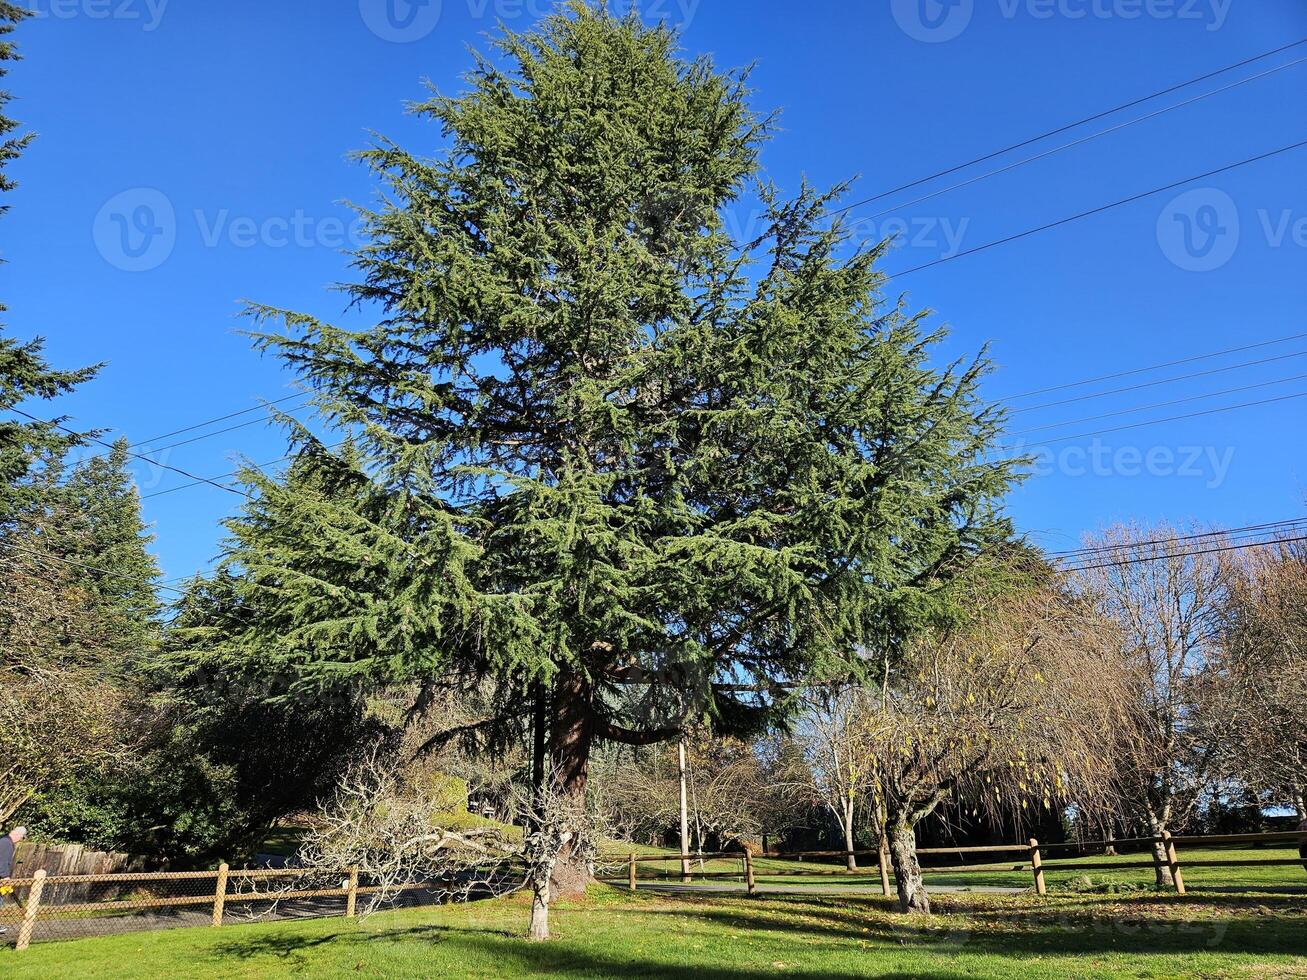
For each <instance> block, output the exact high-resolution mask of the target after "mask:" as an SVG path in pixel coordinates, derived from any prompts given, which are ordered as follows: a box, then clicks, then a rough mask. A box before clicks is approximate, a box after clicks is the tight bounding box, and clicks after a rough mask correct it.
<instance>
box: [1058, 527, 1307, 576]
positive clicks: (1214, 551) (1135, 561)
mask: <svg viewBox="0 0 1307 980" xmlns="http://www.w3.org/2000/svg"><path fill="white" fill-rule="evenodd" d="M1299 541H1307V535H1302V536H1300V537H1294V538H1274V539H1272V540H1270V541H1249V542H1246V543H1244V544H1231V545H1225V546H1223V547H1220V548H1207V549H1204V550H1201V551H1174V552H1167V553H1166V554H1161V555H1144V556H1140V557H1133V558H1123V559H1121V560H1120V561H1109V562H1103V563H1102V564H1098V565H1074V566H1070V567H1066V568H1063V569H1061V570H1062V571H1064V572H1092V571H1096V570H1098V569H1103V568H1122V567H1125V566H1127V565H1143V564H1147V563H1149V562H1154V561H1167V560H1168V559H1171V558H1196V557H1198V556H1200V555H1218V554H1224V553H1225V552H1229V551H1243V550H1245V549H1247V548H1260V547H1264V546H1265V545H1268V544H1294V543H1296V542H1299Z"/></svg>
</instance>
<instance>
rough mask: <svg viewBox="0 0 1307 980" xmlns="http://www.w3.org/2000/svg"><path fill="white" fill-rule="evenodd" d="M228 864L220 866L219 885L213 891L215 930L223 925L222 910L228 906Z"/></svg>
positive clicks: (223, 863)
mask: <svg viewBox="0 0 1307 980" xmlns="http://www.w3.org/2000/svg"><path fill="white" fill-rule="evenodd" d="M228 870H229V869H228V867H227V862H226V861H223V862H222V864H220V865H218V883H217V884H216V885H215V886H214V889H213V928H215V929H217V928H218V927H219V926H220V925H222V910H223V908H224V907H225V906H226V904H227V872H228Z"/></svg>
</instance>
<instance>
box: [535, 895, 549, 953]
mask: <svg viewBox="0 0 1307 980" xmlns="http://www.w3.org/2000/svg"><path fill="white" fill-rule="evenodd" d="M530 938H531V939H532V940H534V941H536V942H543V941H544V940H546V939H548V938H549V889H548V888H535V889H534V890H533V891H532V895H531V932H530Z"/></svg>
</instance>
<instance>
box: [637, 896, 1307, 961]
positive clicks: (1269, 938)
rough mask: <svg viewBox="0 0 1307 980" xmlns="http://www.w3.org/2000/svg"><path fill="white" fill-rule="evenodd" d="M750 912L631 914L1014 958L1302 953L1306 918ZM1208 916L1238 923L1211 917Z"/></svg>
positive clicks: (1133, 909)
mask: <svg viewBox="0 0 1307 980" xmlns="http://www.w3.org/2000/svg"><path fill="white" fill-rule="evenodd" d="M756 902H757V904H756V905H755V906H754V908H753V909H747V908H741V907H740V904H739V903H736V904H734V905H732V906H731V907H718V908H713V907H712V906H711V904H709V903H706V902H703V901H702V900H700V901H695V902H689V901H681V902H677V903H676V904H677V905H682V906H690V908H686V907H681V908H677V907H670V908H669V907H665V906H664V907H660V908H646V909H640V910H638V911H636V912H635V914H639V915H650V916H685V915H687V914H688V915H693V916H694V917H695V918H699V919H702V920H704V921H708V922H713V923H715V924H717V925H719V926H721V927H722V928H727V929H736V930H769V931H772V932H776V931H782V932H783V931H793V932H795V933H802V934H806V935H819V936H824V937H827V938H829V939H831V940H833V941H844V942H848V941H856V942H872V943H875V944H877V945H882V946H887V947H891V948H892V947H893V946H896V945H901V946H904V947H906V948H910V949H918V950H923V951H934V952H946V951H953V952H961V951H965V952H967V953H969V954H980V955H995V956H1013V957H1042V956H1048V955H1066V954H1072V955H1074V954H1083V955H1100V954H1113V955H1120V954H1129V955H1141V956H1148V955H1159V954H1161V955H1172V956H1173V955H1177V954H1179V955H1184V954H1197V953H1243V954H1248V955H1271V954H1301V953H1302V951H1303V950H1307V917H1304V916H1303V914H1302V912H1303V904H1302V902H1301V901H1300V900H1294V899H1292V898H1289V899H1283V900H1281V901H1279V902H1275V903H1271V902H1268V901H1266V900H1264V899H1263V898H1262V897H1261V896H1247V897H1245V898H1244V899H1243V900H1241V901H1239V902H1237V903H1232V902H1231V901H1229V897H1228V896H1227V897H1224V898H1222V897H1217V896H1212V897H1210V898H1207V899H1199V900H1197V901H1193V902H1190V901H1189V900H1188V899H1179V900H1178V901H1144V902H1139V901H1135V902H1130V901H1126V902H1104V901H1099V902H1093V901H1092V900H1073V901H1070V902H1056V901H1050V902H1048V903H1047V904H1043V905H1036V904H1015V903H1009V904H1001V905H996V906H975V907H968V906H962V905H959V904H957V903H948V904H945V903H940V904H941V909H940V911H941V912H943V913H944V914H942V915H935V916H929V917H924V916H923V917H917V916H904V915H900V914H899V913H896V912H887V911H886V910H885V907H884V905H883V904H881V905H879V907H875V906H872V907H868V903H867V902H866V900H862V901H861V902H846V901H842V900H840V899H837V898H829V897H828V898H816V897H814V898H805V897H798V896H791V895H785V896H769V897H767V898H765V899H757V900H756ZM1213 907H1214V908H1215V909H1217V910H1218V911H1222V910H1225V909H1230V910H1231V911H1233V912H1234V913H1235V914H1234V915H1219V914H1217V915H1212V914H1210V912H1211V909H1212V908H1213ZM1190 909H1192V911H1193V912H1197V913H1198V914H1192V913H1191V912H1190ZM1204 913H1207V914H1204Z"/></svg>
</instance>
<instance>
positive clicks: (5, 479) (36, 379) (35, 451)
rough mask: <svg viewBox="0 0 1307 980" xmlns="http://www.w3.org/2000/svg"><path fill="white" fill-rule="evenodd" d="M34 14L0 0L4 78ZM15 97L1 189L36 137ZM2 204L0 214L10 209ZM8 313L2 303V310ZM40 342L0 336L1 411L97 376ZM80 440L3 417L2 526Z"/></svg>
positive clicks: (3, 124) (3, 98)
mask: <svg viewBox="0 0 1307 980" xmlns="http://www.w3.org/2000/svg"><path fill="white" fill-rule="evenodd" d="M29 15H30V12H29V11H27V10H25V9H24V8H22V7H19V6H17V5H15V4H12V3H8V2H4V0H0V79H3V78H4V77H5V76H6V75H8V74H9V68H8V63H9V62H12V61H16V60H18V58H19V57H20V55H19V54H18V51H17V49H16V47H15V45H14V42H13V41H12V40H11V39H10V37H9V35H10V34H12V33H13V30H14V26H15V25H16V24H18V23H19V22H21V21H22V20H24V19H25V18H27V17H28V16H29ZM12 98H13V96H12V95H11V94H10V93H9V92H8V91H5V90H0V191H8V190H12V189H13V188H14V186H15V183H14V180H13V179H12V178H11V177H10V176H9V175H8V173H6V171H5V168H6V167H7V166H8V164H9V163H11V162H12V161H13V160H14V159H15V158H16V157H17V156H18V155H19V154H20V153H22V152H23V150H24V149H25V148H26V147H27V145H28V144H29V143H30V142H31V141H32V138H33V134H31V133H24V134H23V135H15V131H16V130H17V128H18V123H17V122H15V121H14V120H13V119H11V118H10V117H9V116H8V114H7V109H8V105H9V102H10V101H11V100H12ZM8 210H9V207H8V205H0V214H3V213H4V212H6V211H8ZM4 309H5V307H4V305H3V304H0V312H3V311H4ZM43 347H44V342H43V341H42V340H41V338H39V337H38V338H36V339H35V340H31V341H28V342H26V343H19V342H18V341H15V340H13V339H11V338H8V337H2V336H0V409H5V410H8V409H10V408H13V407H14V406H15V405H17V404H19V403H20V402H23V401H26V400H27V399H29V398H46V399H48V398H54V397H55V396H57V395H60V394H63V393H64V392H67V391H70V390H71V389H73V388H75V387H76V386H77V385H79V384H81V383H82V382H83V381H87V380H89V379H90V378H92V377H94V376H95V373H96V371H97V370H98V368H84V369H82V370H80V371H56V370H52V369H51V368H50V366H49V365H48V364H47V363H46V361H45V358H44V357H43V356H42V349H43ZM76 443H77V439H76V438H75V437H73V436H70V435H68V434H67V433H64V432H62V431H60V430H59V429H58V428H56V427H55V426H53V425H50V424H48V423H42V422H27V421H19V420H16V419H13V418H3V419H0V525H2V524H3V523H4V522H6V521H7V520H9V518H10V517H11V516H12V513H13V508H14V507H15V506H16V504H17V502H18V501H19V499H20V498H29V499H30V496H31V493H30V490H28V489H27V488H24V487H23V486H22V485H21V484H22V481H23V480H24V478H25V477H26V476H27V475H28V473H29V471H30V470H31V469H32V466H33V465H34V464H35V463H36V462H37V461H39V460H41V459H43V458H48V457H51V456H54V457H58V456H61V455H62V454H63V453H64V452H65V451H66V450H67V449H68V448H69V447H70V446H72V445H75V444H76Z"/></svg>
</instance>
